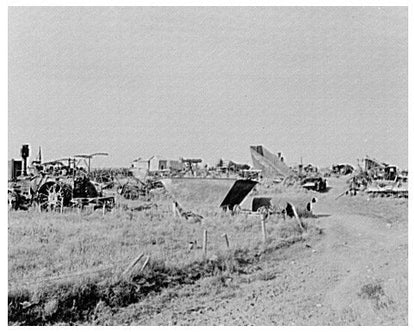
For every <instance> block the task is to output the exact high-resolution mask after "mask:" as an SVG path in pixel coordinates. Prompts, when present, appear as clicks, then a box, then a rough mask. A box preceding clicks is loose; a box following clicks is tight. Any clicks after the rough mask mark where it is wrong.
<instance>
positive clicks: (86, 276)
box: [9, 182, 319, 324]
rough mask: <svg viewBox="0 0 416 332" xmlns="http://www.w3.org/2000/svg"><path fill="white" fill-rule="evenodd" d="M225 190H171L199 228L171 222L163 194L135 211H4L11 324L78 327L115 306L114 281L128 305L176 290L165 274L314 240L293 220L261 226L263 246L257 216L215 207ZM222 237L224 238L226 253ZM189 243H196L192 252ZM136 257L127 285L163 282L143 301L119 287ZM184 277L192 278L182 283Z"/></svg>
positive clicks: (219, 267)
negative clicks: (98, 310)
mask: <svg viewBox="0 0 416 332" xmlns="http://www.w3.org/2000/svg"><path fill="white" fill-rule="evenodd" d="M218 186H220V187H221V188H218ZM227 186H230V184H229V183H227V184H225V182H221V183H220V185H218V184H217V183H215V184H214V185H213V186H211V187H210V186H201V185H198V184H197V183H195V182H192V183H190V184H187V185H186V187H185V188H182V189H183V190H182V191H176V195H175V198H176V199H180V201H181V202H184V206H186V207H191V206H193V207H194V209H193V211H194V212H196V213H198V214H200V215H202V216H203V217H204V218H203V220H202V222H200V223H193V222H191V221H187V220H184V219H181V218H178V217H176V218H175V217H173V214H172V211H171V202H172V201H171V199H170V198H168V197H166V195H164V194H163V193H159V194H158V195H155V196H154V197H153V201H154V202H155V203H156V204H157V206H155V207H153V208H152V209H150V210H145V211H140V212H138V211H137V212H133V211H125V210H122V209H115V210H114V211H113V212H110V213H105V214H104V215H103V213H102V211H95V212H93V211H90V212H85V211H84V212H82V213H78V212H77V211H65V213H63V214H59V213H39V212H35V211H19V212H10V214H9V323H11V324H15V323H17V324H56V323H63V322H65V323H70V322H73V323H74V322H78V323H79V322H82V321H85V320H88V319H89V318H90V317H91V314H92V312H93V311H94V309H95V307H96V305H97V303H98V302H100V301H105V302H106V303H107V304H109V303H113V302H111V301H113V300H110V298H114V297H111V296H109V295H108V292H109V289H113V288H114V287H115V285H118V286H117V287H119V285H120V282H122V283H123V285H124V286H123V287H121V288H120V287H119V288H120V289H122V290H120V289H119V290H118V292H119V293H120V294H122V295H120V296H121V298H122V300H117V301H116V302H114V303H116V304H114V303H113V306H117V305H128V304H130V302H134V301H137V300H138V298H141V296H142V295H143V294H145V293H146V294H147V292H150V291H156V290H160V289H161V288H164V287H169V286H171V285H170V284H172V285H174V284H175V282H171V283H167V284H165V281H166V280H167V279H166V275H168V276H169V278H174V279H175V276H176V279H177V280H181V281H178V282H179V283H182V282H183V283H188V282H190V281H192V282H193V280H194V279H198V278H202V277H209V276H210V275H213V274H215V275H217V274H218V273H233V272H236V271H239V269H240V268H242V267H243V265H244V266H245V265H247V264H245V263H244V262H250V261H251V260H253V259H256V258H258V256H259V255H260V254H261V252H264V249H265V248H268V250H277V249H279V248H281V247H283V246H286V245H288V244H290V243H293V242H296V241H300V240H304V239H306V238H308V237H309V236H314V235H316V234H318V233H319V229H318V228H317V227H316V225H315V224H316V222H315V220H314V219H311V220H310V221H309V222H305V225H306V227H307V229H306V231H302V230H301V229H300V228H299V226H298V224H297V223H296V221H294V220H290V219H288V220H285V221H284V220H282V219H278V218H277V217H273V218H270V219H269V220H268V222H267V243H266V245H265V244H264V243H263V240H262V229H261V223H260V217H259V216H258V215H238V216H231V215H230V214H227V213H224V212H222V211H220V209H219V208H218V205H219V203H218V198H219V197H220V198H223V197H221V196H223V195H224V187H227ZM225 189H226V188H225ZM225 193H226V190H225ZM292 194H293V195H294V196H296V195H297V196H298V197H300V198H301V199H304V200H305V201H306V200H307V199H308V198H309V195H308V194H305V193H302V192H297V191H296V192H294V193H292ZM204 202H206V203H205V204H204ZM135 203H136V204H138V202H135ZM204 230H206V231H207V234H208V241H207V257H206V260H205V259H204V258H203V251H202V239H203V232H204ZM223 234H227V235H228V238H229V242H230V248H229V249H228V248H227V246H226V242H225V239H224V236H223ZM191 241H192V242H195V241H196V243H195V244H194V246H193V248H192V249H190V245H189V243H190V242H191ZM140 253H143V254H144V255H145V257H147V256H149V257H150V263H149V265H148V266H147V267H146V268H145V270H144V272H142V273H141V272H140V271H139V269H140V266H141V265H142V264H143V261H144V258H143V259H142V260H141V261H140V263H139V264H137V265H138V266H136V268H135V270H134V271H133V272H132V276H131V277H130V278H129V280H136V282H138V281H139V280H142V281H143V280H145V279H146V278H150V279H152V278H156V279H158V278H159V279H160V276H161V275H164V277H163V278H165V279H163V278H162V279H163V280H162V281H163V282H162V281H161V282H155V284H154V285H153V287H151V286H149V288H148V290H146V291H144V290H143V287H142V293H143V294H141V295H140V294H139V295H140V296H139V295H137V294H136V295H137V296H138V297H137V296H133V297H132V296H131V295H129V294H130V293H131V285H130V284H129V283H128V282H127V283H126V284H124V282H126V280H125V277H122V276H121V273H122V272H123V270H124V269H125V268H126V267H127V266H128V265H129V263H130V262H132V261H133V260H134V259H135V257H137V256H138V255H139V254H140ZM245 268H246V267H245ZM160 269H161V270H160ZM214 270H215V272H214ZM157 271H159V272H160V273H161V274H160V273H159V274H158V272H157ZM183 271H186V273H187V274H191V275H195V273H196V276H197V277H195V276H194V277H192V278H191V279H189V280H188V279H187V278H184V277H183V273H184V272H183ZM201 271H202V272H201ZM152 273H153V274H152ZM155 273H156V274H155ZM186 273H185V274H186ZM155 275H157V277H155ZM159 279H158V280H159ZM176 279H175V280H176ZM146 280H147V279H146ZM152 280H153V279H152ZM98 284H99V285H101V286H100V287H99V289H100V290H99V291H97V290H95V293H94V294H92V293H88V294H89V295H88V297H89V298H91V303H87V304H85V303H84V302H83V301H82V300H78V302H80V303H81V302H83V304H82V305H81V304H79V309H78V310H75V309H74V308H72V307H71V306H72V303H69V302H68V298H71V299H72V300H73V301H75V298H77V296H78V297H79V296H80V294H82V292H86V290H85V288H88V290H89V292H91V291H92V289H95V288H94V287H95V286H94V285H98ZM129 285H130V286H129ZM162 285H163V286H162ZM63 293H64V294H66V295H62V294H63ZM136 293H137V292H136ZM139 293H140V292H139ZM85 294H86V293H85ZM85 294H84V295H85ZM106 294H107V295H106ZM126 298H127V299H126ZM22 303H26V305H24V304H22ZM68 303H69V304H68ZM117 303H118V304H117ZM51 307H52V309H51ZM53 308H54V309H53ZM58 308H59V310H58ZM71 308H72V309H71ZM68 312H72V314H68ZM46 313H49V314H46Z"/></svg>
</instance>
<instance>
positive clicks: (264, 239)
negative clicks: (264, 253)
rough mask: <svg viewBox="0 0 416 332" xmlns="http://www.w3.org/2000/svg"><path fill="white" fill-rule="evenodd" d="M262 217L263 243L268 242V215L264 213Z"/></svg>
mask: <svg viewBox="0 0 416 332" xmlns="http://www.w3.org/2000/svg"><path fill="white" fill-rule="evenodd" d="M260 218H261V232H262V233H263V243H264V244H266V241H267V234H266V216H265V215H264V214H263V213H262V214H261V215H260Z"/></svg>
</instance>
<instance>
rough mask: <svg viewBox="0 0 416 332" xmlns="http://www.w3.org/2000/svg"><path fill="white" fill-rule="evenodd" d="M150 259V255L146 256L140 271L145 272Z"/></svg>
mask: <svg viewBox="0 0 416 332" xmlns="http://www.w3.org/2000/svg"><path fill="white" fill-rule="evenodd" d="M149 260H150V256H147V257H146V260H145V261H144V263H143V265H142V268H141V269H140V272H143V270H144V268H145V267H146V266H147V264H148V263H149Z"/></svg>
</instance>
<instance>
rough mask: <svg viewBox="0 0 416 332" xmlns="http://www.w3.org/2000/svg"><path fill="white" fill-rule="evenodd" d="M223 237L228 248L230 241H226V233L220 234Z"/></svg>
mask: <svg viewBox="0 0 416 332" xmlns="http://www.w3.org/2000/svg"><path fill="white" fill-rule="evenodd" d="M222 236H223V237H224V239H225V244H226V245H227V249H230V242H229V241H228V236H227V234H226V233H224V234H223V235H222Z"/></svg>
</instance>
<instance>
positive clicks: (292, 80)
mask: <svg viewBox="0 0 416 332" xmlns="http://www.w3.org/2000/svg"><path fill="white" fill-rule="evenodd" d="M407 60H408V59H407V8H405V7H383V8H377V7H366V8H361V7H342V8H339V7H338V8H337V7H326V8H325V7H321V8H320V7H263V8H260V7H257V8H256V7H244V8H236V7H233V8H224V7H222V8H221V7H211V8H208V7H206V8H204V7H194V8H190V7H188V8H187V7H171V8H169V7H164V8H160V7H159V8H156V7H154V8H152V7H144V8H143V7H124V8H123V7H55V8H54V7H9V119H8V121H9V127H8V128H9V144H8V146H9V158H12V157H19V151H20V146H21V144H23V143H29V144H30V145H31V148H32V156H34V155H35V153H36V151H37V149H38V146H42V150H43V154H44V159H47V160H51V159H55V158H60V157H68V156H72V155H74V154H79V153H93V152H108V153H109V154H110V156H109V157H97V158H96V159H94V160H93V166H129V164H130V161H131V160H133V159H135V158H137V157H140V156H141V157H150V156H152V155H155V154H156V155H162V156H165V157H168V158H178V157H181V156H183V157H192V158H196V157H201V158H203V159H204V160H205V161H207V162H209V163H214V162H215V161H216V160H218V159H219V158H221V157H223V158H225V159H233V160H235V161H237V162H250V163H251V157H250V152H249V145H252V144H264V145H265V146H266V147H268V148H269V149H270V150H271V151H274V152H278V151H281V152H282V153H283V155H284V156H285V157H286V160H287V161H288V163H289V164H294V163H297V162H299V161H300V158H301V157H303V161H304V162H311V163H313V164H317V165H319V166H328V165H331V164H332V163H338V162H350V163H353V164H356V160H357V158H362V157H364V156H365V155H366V154H368V155H370V156H373V157H375V158H376V159H380V160H382V161H386V162H390V163H393V164H397V165H399V166H400V167H405V168H407V162H408V160H407V147H408V142H407V140H408V136H407V122H408V120H407V119H408V118H407Z"/></svg>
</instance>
